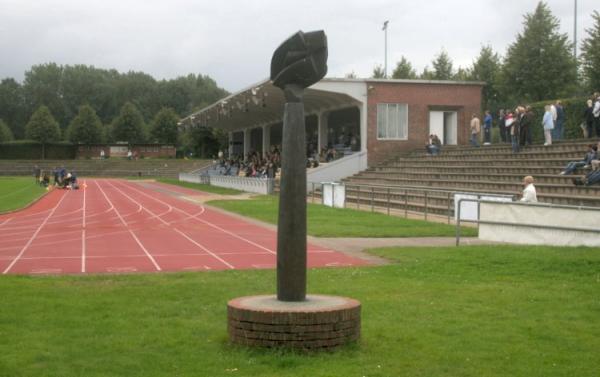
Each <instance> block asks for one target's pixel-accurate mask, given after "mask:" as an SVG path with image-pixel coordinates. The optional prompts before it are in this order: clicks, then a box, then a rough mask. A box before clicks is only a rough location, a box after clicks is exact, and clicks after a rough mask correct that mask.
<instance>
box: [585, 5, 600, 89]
mask: <svg viewBox="0 0 600 377" xmlns="http://www.w3.org/2000/svg"><path fill="white" fill-rule="evenodd" d="M592 18H593V19H594V26H593V27H592V28H589V29H586V30H585V31H586V33H587V37H586V38H585V39H584V40H583V44H582V46H581V66H582V68H583V75H584V77H585V81H586V84H587V87H588V89H589V90H590V91H598V90H600V13H599V12H598V11H594V13H592Z"/></svg>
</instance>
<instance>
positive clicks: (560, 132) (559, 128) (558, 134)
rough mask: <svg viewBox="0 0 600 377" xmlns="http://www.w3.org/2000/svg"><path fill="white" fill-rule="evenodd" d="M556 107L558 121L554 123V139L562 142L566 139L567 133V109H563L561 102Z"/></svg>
mask: <svg viewBox="0 0 600 377" xmlns="http://www.w3.org/2000/svg"><path fill="white" fill-rule="evenodd" d="M554 107H555V108H556V121H555V123H554V130H553V134H552V139H554V140H562V139H563V138H564V133H565V129H564V126H565V120H566V115H565V108H564V107H563V105H562V102H560V101H556V105H555V106H554Z"/></svg>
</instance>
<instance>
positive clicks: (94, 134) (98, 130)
mask: <svg viewBox="0 0 600 377" xmlns="http://www.w3.org/2000/svg"><path fill="white" fill-rule="evenodd" d="M68 137H69V140H70V141H71V142H72V143H83V144H98V143H102V142H103V141H104V135H103V130H102V122H101V121H100V118H98V115H96V111H95V110H94V109H93V108H92V107H91V106H90V105H84V106H80V107H79V113H78V114H77V116H76V117H75V118H73V120H72V121H71V123H70V124H69V128H68Z"/></svg>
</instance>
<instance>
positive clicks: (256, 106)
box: [179, 78, 485, 131]
mask: <svg viewBox="0 0 600 377" xmlns="http://www.w3.org/2000/svg"><path fill="white" fill-rule="evenodd" d="M369 82H378V83H391V84H394V83H395V84H403V83H404V84H416V85H418V84H441V85H444V84H445V85H447V84H455V85H457V84H458V85H461V84H462V85H485V83H482V82H458V81H435V80H434V81H432V80H389V79H385V80H382V79H337V78H325V79H323V80H321V81H320V82H319V83H317V84H315V85H313V86H312V87H310V88H307V89H306V90H305V92H304V109H305V113H306V114H313V113H317V112H320V111H323V110H330V109H336V108H341V107H344V106H350V105H352V104H355V103H356V102H357V100H356V99H355V98H353V97H351V96H350V95H347V94H344V93H340V92H333V91H326V90H320V89H315V87H318V86H319V84H320V83H342V84H343V83H363V84H366V83H369ZM284 105H285V97H284V94H283V91H282V90H281V89H279V88H277V87H276V86H274V85H273V84H272V82H271V80H268V79H265V80H262V81H260V82H258V83H256V84H253V85H251V86H249V87H247V88H245V89H242V90H240V91H238V92H236V93H233V94H231V95H229V96H227V97H226V98H223V99H221V100H219V101H217V102H215V103H213V104H212V105H210V106H207V107H205V108H203V109H201V110H199V111H197V112H194V113H193V114H191V115H189V116H187V117H185V118H183V119H182V120H181V121H180V122H179V126H180V128H182V129H188V128H190V127H198V126H204V127H206V126H210V127H215V128H220V129H223V130H225V131H235V130H240V129H243V128H248V127H259V126H263V125H268V124H272V123H277V122H280V121H281V120H282V119H283V110H284Z"/></svg>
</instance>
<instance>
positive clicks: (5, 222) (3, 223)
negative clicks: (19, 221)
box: [0, 217, 13, 228]
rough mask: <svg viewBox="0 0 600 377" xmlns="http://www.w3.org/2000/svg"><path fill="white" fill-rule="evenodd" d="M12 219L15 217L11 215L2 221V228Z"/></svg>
mask: <svg viewBox="0 0 600 377" xmlns="http://www.w3.org/2000/svg"><path fill="white" fill-rule="evenodd" d="M12 219H13V218H12V217H10V218H8V219H6V220H4V221H3V222H2V224H0V228H2V227H3V226H4V225H6V224H8V222H9V221H10V220H12Z"/></svg>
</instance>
